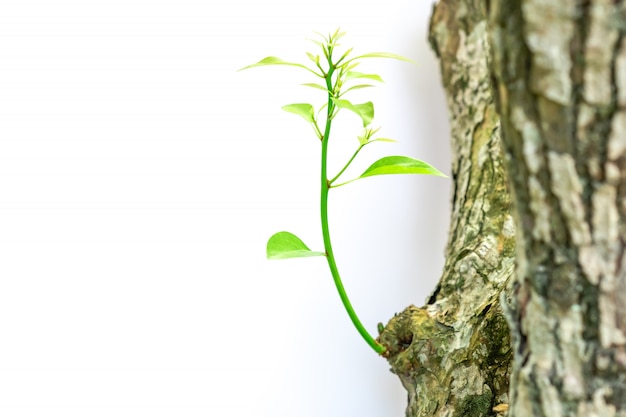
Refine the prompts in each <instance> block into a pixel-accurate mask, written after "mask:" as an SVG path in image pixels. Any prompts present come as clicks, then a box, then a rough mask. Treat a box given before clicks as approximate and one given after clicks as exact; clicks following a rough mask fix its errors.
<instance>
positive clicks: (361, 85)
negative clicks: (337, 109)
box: [342, 84, 374, 94]
mask: <svg viewBox="0 0 626 417" xmlns="http://www.w3.org/2000/svg"><path fill="white" fill-rule="evenodd" d="M368 87H374V86H373V85H372V84H359V85H354V86H352V87H350V88H348V89H347V90H346V91H344V92H343V93H342V94H346V93H347V92H348V91H350V90H358V89H361V88H368Z"/></svg>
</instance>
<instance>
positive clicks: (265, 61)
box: [239, 56, 324, 78]
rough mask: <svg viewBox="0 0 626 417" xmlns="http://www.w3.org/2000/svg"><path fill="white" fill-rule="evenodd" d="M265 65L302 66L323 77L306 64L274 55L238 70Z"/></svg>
mask: <svg viewBox="0 0 626 417" xmlns="http://www.w3.org/2000/svg"><path fill="white" fill-rule="evenodd" d="M267 65H289V66H292V67H299V68H304V69H305V70H307V71H310V72H312V73H313V74H315V75H317V76H318V77H321V78H324V77H322V76H321V75H320V74H318V73H317V72H315V71H313V70H312V69H311V68H309V67H307V66H306V65H302V64H298V63H295V62H287V61H283V60H282V59H280V58H277V57H275V56H268V57H265V58H263V59H262V60H260V61H259V62H257V63H256V64H252V65H248V66H247V67H243V68H241V69H240V70H239V71H243V70H245V69H248V68H255V67H264V66H267Z"/></svg>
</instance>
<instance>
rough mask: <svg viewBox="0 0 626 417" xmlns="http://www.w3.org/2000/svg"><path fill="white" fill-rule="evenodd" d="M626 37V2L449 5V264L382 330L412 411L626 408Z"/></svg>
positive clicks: (441, 47)
mask: <svg viewBox="0 0 626 417" xmlns="http://www.w3.org/2000/svg"><path fill="white" fill-rule="evenodd" d="M625 33H626V5H625V0H562V1H558V2H557V1H556V0H490V1H486V0H440V1H439V2H438V3H437V4H436V6H435V7H434V9H433V16H432V18H431V27H430V34H429V39H430V42H431V45H432V47H433V49H434V51H435V53H436V54H437V56H438V57H439V58H440V65H441V72H442V79H443V84H444V87H445V90H446V94H447V99H448V108H449V112H450V120H451V137H452V150H453V167H452V173H453V180H454V187H453V195H452V218H451V229H450V234H449V240H448V245H447V249H446V264H445V267H444V271H443V274H442V277H441V280H440V282H439V284H438V286H437V288H436V289H435V291H434V292H433V294H432V295H431V296H430V298H429V299H428V300H427V303H426V305H425V306H423V307H419V308H418V307H414V306H410V307H408V308H407V309H406V310H404V311H403V312H402V313H400V314H398V315H396V317H394V318H393V319H392V320H391V321H390V322H389V324H388V325H387V326H386V328H385V329H384V331H383V332H382V334H381V336H380V340H381V342H382V343H384V344H385V345H387V346H388V347H389V356H388V360H389V363H390V364H391V367H392V369H391V370H392V372H394V373H396V374H397V375H398V376H399V377H400V380H401V381H402V383H403V385H404V387H405V388H406V389H407V392H408V398H409V403H408V407H407V416H411V417H417V416H442V417H443V416H447V417H456V416H470V417H473V416H495V415H507V414H508V415H509V416H516V417H527V416H546V417H560V416H578V417H583V416H585V417H587V416H598V417H600V416H602V417H604V416H607V417H609V416H622V417H626V250H625V249H626V244H625V242H626V42H625V41H624V34H625ZM508 190H510V192H509V191H508ZM507 324H508V325H507Z"/></svg>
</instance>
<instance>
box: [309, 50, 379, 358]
mask: <svg viewBox="0 0 626 417" xmlns="http://www.w3.org/2000/svg"><path fill="white" fill-rule="evenodd" d="M325 55H327V59H328V65H329V68H328V73H327V74H326V77H325V79H326V87H327V88H328V108H327V116H326V127H325V129H324V136H323V138H322V169H321V174H322V175H321V182H322V187H321V188H322V190H321V197H320V203H321V204H320V214H321V219H322V235H323V238H324V249H325V251H326V259H327V260H328V267H329V268H330V272H331V274H332V276H333V281H334V282H335V286H336V287H337V292H339V297H340V298H341V302H342V303H343V306H344V307H345V309H346V311H347V312H348V316H350V319H351V320H352V323H353V324H354V327H356V329H357V331H358V332H359V333H360V334H361V336H362V337H363V339H365V341H366V342H367V344H368V345H370V346H371V347H372V349H374V351H376V353H378V354H381V355H382V354H383V353H384V352H385V351H386V350H387V349H386V348H385V347H384V346H383V345H381V344H380V343H378V342H377V341H376V340H375V339H374V338H373V337H372V336H371V335H370V334H369V333H368V331H367V330H366V329H365V327H363V324H362V323H361V321H360V320H359V318H358V316H357V315H356V313H355V311H354V309H353V308H352V304H350V300H349V299H348V295H347V294H346V290H345V289H344V287H343V283H342V282H341V277H340V276H339V271H338V269H337V264H336V262H335V255H334V253H333V248H332V245H331V242H330V230H329V227H328V190H329V189H330V181H328V176H327V172H326V166H327V164H326V162H327V155H328V139H329V138H330V127H331V123H332V119H333V112H334V110H335V105H334V103H333V100H332V97H333V96H332V94H333V93H332V91H333V85H332V76H333V72H334V71H335V64H333V62H332V46H330V45H329V47H328V54H325Z"/></svg>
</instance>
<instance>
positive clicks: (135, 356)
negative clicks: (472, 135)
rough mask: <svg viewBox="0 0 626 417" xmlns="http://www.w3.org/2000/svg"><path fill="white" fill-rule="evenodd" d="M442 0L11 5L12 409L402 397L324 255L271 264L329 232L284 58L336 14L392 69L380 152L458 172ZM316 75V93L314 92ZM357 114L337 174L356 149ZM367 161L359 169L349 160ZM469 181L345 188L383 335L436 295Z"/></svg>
mask: <svg viewBox="0 0 626 417" xmlns="http://www.w3.org/2000/svg"><path fill="white" fill-rule="evenodd" d="M431 7H432V6H431V2H430V1H418V0H413V1H409V0H388V1H386V2H380V1H363V0H361V1H353V0H317V1H310V0H306V1H295V0H275V1H266V2H263V1H257V0H229V1H206V0H205V1H199V0H198V1H193V0H157V1H153V0H150V1H148V0H65V1H53V0H46V1H43V0H39V1H37V0H3V1H2V3H0V415H2V416H3V417H22V416H28V417H34V416H37V417H44V416H46V417H47V416H64V417H74V416H76V417H78V416H80V417H85V416H90V417H92V416H93V417H98V416H111V417H113V416H115V417H126V416H128V417H130V416H133V417H137V416H139V417H142V416H150V417H159V416H176V417H180V416H185V417H195V416H211V417H213V416H215V417H218V416H219V417H221V416H224V417H239V416H250V415H254V416H268V417H269V416H271V417H314V416H315V417H320V416H323V417H346V416H359V417H389V416H401V415H403V413H404V406H405V403H406V399H405V398H406V396H405V392H404V390H403V388H402V387H401V385H400V382H399V380H398V378H397V377H396V376H395V375H393V374H391V373H390V372H389V371H388V366H387V364H386V362H385V361H384V360H382V359H381V358H379V357H377V355H376V354H375V353H374V352H373V351H371V350H370V348H369V347H368V346H367V345H366V344H365V343H364V342H363V341H362V340H361V339H360V336H359V335H358V333H357V332H356V331H355V330H354V329H353V327H352V325H351V323H350V321H349V319H348V317H347V315H346V314H345V313H344V311H343V307H342V306H341V304H340V301H339V298H338V296H337V294H336V291H335V290H334V288H333V285H332V280H331V277H330V274H329V272H328V271H327V269H326V265H325V261H324V259H323V258H311V259H300V260H288V261H267V260H266V259H265V243H266V240H267V238H268V237H269V236H270V235H271V234H272V233H274V232H276V231H280V230H289V231H291V232H293V233H296V234H297V235H299V236H300V237H301V238H302V239H303V240H305V242H307V244H309V246H310V247H311V248H312V249H314V250H316V249H320V248H321V244H322V242H321V234H320V229H319V220H318V205H319V203H318V200H317V199H318V157H319V142H318V141H317V140H316V139H315V138H314V137H313V136H312V135H311V131H310V128H309V127H308V126H306V124H305V123H304V122H303V121H302V120H301V119H300V118H298V117H297V116H294V115H291V114H288V113H285V112H282V111H281V110H280V106H281V105H283V104H288V103H293V102H302V101H311V102H313V103H314V104H321V103H323V101H324V97H323V93H322V95H320V94H318V92H316V91H315V90H307V89H306V87H301V86H299V85H298V84H299V83H303V82H311V81H314V80H312V79H311V78H309V76H308V74H307V73H306V72H304V71H299V70H297V69H292V68H287V67H273V68H259V69H253V70H249V71H243V72H237V71H236V70H237V69H239V68H241V67H243V66H245V65H248V64H250V63H253V62H256V61H258V60H259V59H261V58H263V57H265V56H267V55H277V56H280V57H282V58H284V59H288V60H296V61H302V62H305V60H306V56H305V54H304V51H305V50H307V49H309V50H310V49H311V48H314V45H313V44H312V43H310V42H308V41H307V38H311V37H314V36H315V35H314V33H313V31H321V32H328V31H333V30H334V29H335V28H337V27H341V28H342V29H343V30H345V31H346V32H347V33H348V35H347V36H346V38H345V39H344V42H343V43H344V44H345V45H346V46H354V47H355V51H356V52H370V51H388V52H395V53H400V54H403V55H405V56H408V57H410V58H411V59H413V60H414V61H415V62H416V63H417V64H416V65H411V64H407V63H403V62H398V61H387V60H372V61H369V62H367V63H366V64H364V66H363V70H367V71H372V72H377V73H379V74H380V75H381V76H382V77H383V78H384V79H385V81H386V83H385V84H382V85H381V86H380V87H377V88H376V89H369V90H362V91H361V93H362V94H361V95H359V94H355V95H354V96H353V99H354V100H355V101H357V102H358V101H359V100H361V99H365V100H369V99H371V100H373V101H374V103H375V105H376V114H377V116H376V125H380V126H382V129H381V131H380V134H381V135H383V136H387V137H392V138H394V139H397V140H398V141H399V143H397V144H382V143H381V144H376V145H371V146H370V147H368V148H369V149H368V148H366V150H365V151H364V152H363V155H362V156H361V158H360V160H359V161H358V162H357V163H356V165H355V169H354V170H353V171H352V173H353V174H355V173H359V171H360V170H362V169H363V168H364V167H366V166H367V165H369V164H370V163H371V162H373V161H374V160H375V159H377V158H379V157H382V156H384V155H394V154H405V155H408V156H412V157H416V158H419V159H424V160H426V161H428V162H430V163H432V164H433V165H435V166H436V167H438V168H439V169H440V170H442V171H443V172H445V173H448V174H449V172H450V169H449V164H450V161H449V151H448V148H449V140H448V127H447V115H446V109H445V100H444V96H443V93H442V90H441V87H440V81H439V76H438V69H437V63H436V62H435V60H434V56H433V53H432V52H431V51H430V49H429V47H428V45H427V41H426V36H427V26H428V23H427V22H428V18H429V15H430V11H431ZM319 93H321V92H319ZM358 132H359V123H358V120H356V118H354V117H351V116H350V115H346V116H345V117H344V118H342V121H341V122H339V123H338V125H337V131H336V133H335V136H334V137H333V139H334V140H335V142H333V144H332V145H331V152H332V156H331V170H333V169H336V168H337V167H338V166H339V164H340V161H343V160H344V159H345V157H346V155H348V154H349V152H351V150H352V149H354V146H355V145H356V143H357V141H356V136H355V135H356V134H357V133H358ZM348 177H349V176H348ZM449 190H450V180H448V179H442V178H436V177H418V176H412V177H401V176H395V177H394V176H383V177H377V178H371V179H366V180H363V181H358V182H356V183H354V184H351V185H350V186H346V187H342V188H340V189H337V190H334V192H331V196H330V198H331V201H330V217H331V219H330V221H331V232H332V233H333V236H334V243H335V250H336V253H337V258H338V263H339V268H340V270H341V272H342V275H343V276H344V281H345V286H346V288H347V291H348V294H349V295H350V297H351V299H352V302H353V305H354V307H355V309H356V311H357V312H358V313H359V315H360V316H361V320H362V321H363V323H364V324H365V325H366V326H367V327H368V329H369V330H370V331H371V332H373V333H375V332H376V323H377V322H379V321H382V322H386V321H387V320H388V319H389V318H390V317H391V316H393V314H394V313H395V312H399V311H401V310H402V309H403V308H404V307H406V306H407V305H409V304H417V305H421V304H422V303H423V302H424V300H425V298H426V297H427V295H428V294H429V292H430V291H432V289H433V286H434V283H435V282H436V281H437V279H438V277H439V274H440V271H441V268H442V265H443V250H444V245H445V241H446V237H447V222H448V212H449V208H448V201H449Z"/></svg>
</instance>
